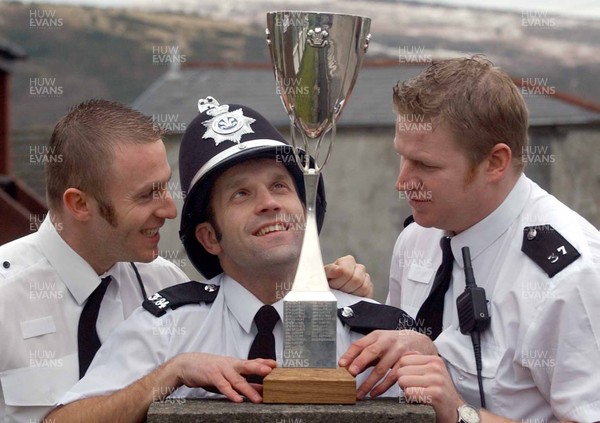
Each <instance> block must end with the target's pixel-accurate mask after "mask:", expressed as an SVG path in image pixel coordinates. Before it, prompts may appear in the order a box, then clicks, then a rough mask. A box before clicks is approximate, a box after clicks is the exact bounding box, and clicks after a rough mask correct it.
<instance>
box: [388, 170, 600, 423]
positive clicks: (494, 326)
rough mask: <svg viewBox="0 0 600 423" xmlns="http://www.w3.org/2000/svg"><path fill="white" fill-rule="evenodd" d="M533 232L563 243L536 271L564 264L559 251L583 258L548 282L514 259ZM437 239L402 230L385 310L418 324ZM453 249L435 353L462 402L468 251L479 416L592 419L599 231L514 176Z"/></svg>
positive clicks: (599, 351)
mask: <svg viewBox="0 0 600 423" xmlns="http://www.w3.org/2000/svg"><path fill="white" fill-rule="evenodd" d="M536 225H541V226H538V227H537V229H538V232H539V233H538V234H537V236H540V235H541V234H543V233H544V231H545V230H546V229H548V228H549V226H547V225H551V226H552V227H553V228H554V229H555V230H556V231H557V232H559V233H560V234H561V235H562V236H563V237H564V238H566V240H567V241H568V243H569V244H571V245H568V244H564V245H557V246H553V247H552V248H554V247H557V248H556V251H555V253H552V254H550V255H548V257H547V258H546V257H545V256H544V259H543V260H540V263H541V264H542V266H546V267H547V266H551V264H550V262H552V263H554V261H558V260H563V259H564V257H565V256H564V255H563V252H566V250H567V249H569V250H571V251H572V250H573V249H576V250H577V251H578V252H579V253H580V254H581V256H580V257H579V258H577V259H576V260H575V261H573V262H572V263H570V264H569V265H568V266H566V267H565V268H564V269H563V270H562V271H560V272H558V273H557V274H556V275H554V277H552V278H550V277H549V275H548V274H547V273H546V272H545V271H544V270H543V269H542V267H540V266H538V264H536V262H534V261H533V260H532V259H531V258H529V257H528V256H527V255H525V254H524V252H522V251H521V247H522V244H523V243H527V242H529V240H528V239H527V236H526V235H527V234H529V232H527V231H525V232H524V228H525V227H529V226H536ZM444 235H446V234H445V233H444V232H443V231H441V230H438V229H434V228H423V227H421V226H419V225H418V224H416V223H413V224H410V225H408V226H407V227H406V228H405V229H404V231H403V232H402V233H401V234H400V236H399V238H398V240H397V242H396V245H395V247H394V254H393V258H392V265H391V270H390V292H389V296H388V299H387V303H388V304H391V305H394V306H397V307H401V308H402V309H404V310H405V311H406V312H407V313H408V314H410V315H411V316H416V314H417V311H418V310H419V308H420V306H421V304H422V303H423V302H424V301H425V298H427V295H428V293H429V291H430V289H431V283H432V281H433V278H434V275H435V272H436V270H437V268H438V266H439V265H440V263H441V260H442V258H441V256H442V254H441V249H440V246H439V240H440V238H441V237H442V236H444ZM531 235H536V233H535V232H532V234H531ZM532 237H533V236H532ZM524 238H525V239H524ZM451 244H452V252H453V254H454V269H453V272H452V283H451V285H450V288H449V289H448V292H447V294H446V297H445V303H444V316H443V332H442V333H441V334H440V336H439V337H438V338H437V339H436V341H435V345H436V347H437V349H438V351H439V354H440V355H441V356H442V357H443V358H444V360H445V361H446V364H447V367H448V370H449V373H450V375H451V377H452V380H453V381H454V384H455V386H456V387H457V389H458V392H459V393H460V394H461V395H462V397H463V398H464V399H465V401H467V402H468V403H470V404H473V405H477V406H478V405H479V404H480V402H479V391H478V384H477V378H476V370H475V359H474V355H473V347H472V344H471V338H470V336H469V335H463V334H462V333H461V332H460V330H459V322H458V316H457V312H456V298H457V297H458V296H459V295H460V294H461V293H462V292H463V291H464V289H465V276H464V267H463V259H462V253H461V248H462V247H464V246H468V247H469V248H470V252H471V258H472V263H473V270H474V275H475V280H476V282H477V285H478V286H480V287H483V288H485V291H486V296H487V299H488V301H489V303H488V309H489V312H490V315H491V326H490V328H489V329H488V330H487V331H485V332H484V333H483V334H482V354H483V372H482V373H483V379H484V381H483V386H484V391H485V399H486V403H487V409H488V410H489V411H491V412H493V413H496V414H498V415H500V416H503V417H508V418H511V419H516V420H519V419H522V420H523V421H544V422H548V421H551V420H553V419H560V420H573V421H580V422H586V421H588V422H589V421H598V420H600V377H599V376H600V375H599V374H598V363H600V271H599V267H600V236H599V233H598V230H597V229H595V228H594V227H593V226H592V225H591V224H590V223H588V222H587V221H585V220H584V219H583V218H582V217H581V216H579V215H578V214H577V213H575V212H574V211H572V210H570V209H569V208H567V207H566V206H565V205H563V204H562V203H560V202H559V201H558V200H557V199H556V198H554V197H553V196H551V195H550V194H548V193H547V192H545V191H544V190H542V189H541V188H540V187H539V186H538V185H536V184H535V183H534V182H532V181H531V180H530V179H528V178H527V177H525V176H524V175H522V176H521V177H520V179H519V180H518V182H517V184H516V185H515V187H514V188H513V190H512V191H511V192H510V194H509V195H508V197H507V198H506V199H505V201H504V202H503V203H502V204H501V205H500V206H499V207H498V208H497V209H496V210H495V211H494V212H493V213H491V214H490V215H489V216H488V217H486V218H485V219H484V220H482V221H481V222H479V223H477V224H476V225H474V226H473V227H471V228H469V229H467V230H466V231H464V232H462V233H460V234H458V235H456V236H454V237H453V238H452V241H451ZM563 250H565V251H563ZM545 260H549V262H544V261H545ZM556 264H559V263H556ZM552 265H554V264H552ZM526 419H527V420H526Z"/></svg>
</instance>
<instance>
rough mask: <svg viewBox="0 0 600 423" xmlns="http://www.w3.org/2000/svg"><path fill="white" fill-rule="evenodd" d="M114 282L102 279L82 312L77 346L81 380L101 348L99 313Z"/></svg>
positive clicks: (107, 278)
mask: <svg viewBox="0 0 600 423" xmlns="http://www.w3.org/2000/svg"><path fill="white" fill-rule="evenodd" d="M111 281H112V278H111V277H110V276H107V277H105V278H102V282H100V285H98V287H97V288H96V289H95V290H94V292H92V295H90V296H89V298H88V300H87V303H85V306H84V307H83V310H82V311H81V316H80V317H79V328H78V330H77V344H78V345H77V346H78V349H79V378H80V379H81V378H82V377H83V376H84V375H85V372H86V371H87V369H88V367H90V363H91V362H92V360H93V359H94V356H95V355H96V352H97V351H98V349H99V348H100V338H98V332H97V331H96V321H97V320H98V312H99V311H100V304H101V303H102V299H103V298H104V294H105V293H106V288H108V284H110V282H111Z"/></svg>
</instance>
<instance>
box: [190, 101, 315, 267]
mask: <svg viewBox="0 0 600 423" xmlns="http://www.w3.org/2000/svg"><path fill="white" fill-rule="evenodd" d="M198 109H199V110H200V114H199V115H198V116H196V117H195V118H194V120H193V121H192V122H191V123H190V124H189V125H188V127H187V129H186V131H185V133H184V135H183V139H182V141H181V147H180V149H179V178H180V181H181V189H182V191H183V194H184V197H185V200H184V203H183V212H182V215H181V226H180V230H179V237H180V238H181V242H182V243H183V246H184V247H185V250H186V252H187V255H188V257H189V259H190V261H191V262H192V264H193V265H194V266H195V267H196V269H198V271H199V272H200V273H201V274H202V275H203V276H204V277H205V278H207V279H210V278H212V277H214V276H216V275H218V274H219V273H221V272H223V269H222V268H221V265H220V263H219V259H218V257H217V256H215V255H213V254H210V253H209V252H207V251H206V250H205V249H204V247H203V246H202V244H200V243H199V242H198V240H197V239H196V235H195V231H196V226H197V225H198V224H200V223H202V222H205V221H207V220H208V215H207V211H208V205H209V201H210V192H211V188H212V186H213V184H214V182H215V180H216V178H217V177H218V176H219V175H220V174H221V173H223V172H224V171H225V170H227V169H229V168H230V167H232V166H234V165H236V164H238V163H240V162H243V161H245V160H248V159H254V158H263V157H267V158H269V157H272V158H274V159H278V161H280V162H281V163H282V164H284V165H285V166H286V167H287V169H288V170H289V172H290V174H291V175H292V177H293V179H294V182H295V183H296V188H297V191H298V195H299V196H300V199H301V200H302V202H303V203H304V202H305V195H304V180H303V173H302V171H301V170H300V168H299V167H298V165H297V164H296V160H295V158H294V153H293V149H292V147H291V146H290V145H289V143H288V142H287V141H286V140H285V138H283V136H282V135H281V134H280V133H279V132H278V131H277V129H275V127H273V125H271V124H270V123H269V122H268V121H267V120H266V119H265V118H264V117H263V116H261V115H260V114H259V113H258V112H256V111H254V110H252V109H251V108H250V107H246V106H241V105H238V104H229V105H227V104H222V105H220V104H219V103H218V102H217V101H216V100H215V99H214V98H212V97H207V98H206V99H201V100H199V101H198ZM301 157H302V154H301ZM325 208H326V201H325V187H324V184H323V175H321V180H320V181H319V188H318V191H317V225H318V228H319V231H320V230H321V226H322V225H323V218H324V217H325Z"/></svg>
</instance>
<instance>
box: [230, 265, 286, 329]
mask: <svg viewBox="0 0 600 423" xmlns="http://www.w3.org/2000/svg"><path fill="white" fill-rule="evenodd" d="M221 289H222V290H223V295H224V299H225V305H226V306H227V308H228V309H229V311H230V312H231V314H233V316H234V317H235V318H236V320H237V321H238V323H239V324H240V326H241V327H242V328H243V329H244V330H245V331H246V332H247V333H250V330H251V329H252V323H253V322H254V316H255V315H256V313H257V312H258V310H259V309H260V308H261V307H262V306H263V305H264V304H263V303H262V302H261V301H260V300H259V299H258V298H256V297H255V296H254V294H253V293H251V292H250V291H248V290H247V289H246V288H244V287H243V286H242V285H241V284H240V283H239V282H237V281H236V280H235V279H233V278H231V277H230V276H228V275H225V274H223V279H222V280H221ZM271 305H272V306H273V307H275V310H277V313H279V318H280V319H281V321H282V322H283V317H282V316H283V299H281V300H279V301H277V302H276V303H274V304H271Z"/></svg>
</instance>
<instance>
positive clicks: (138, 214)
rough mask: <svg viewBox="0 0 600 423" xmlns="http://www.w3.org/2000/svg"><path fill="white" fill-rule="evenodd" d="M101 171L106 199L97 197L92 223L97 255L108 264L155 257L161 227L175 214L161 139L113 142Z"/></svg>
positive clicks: (142, 260)
mask: <svg viewBox="0 0 600 423" xmlns="http://www.w3.org/2000/svg"><path fill="white" fill-rule="evenodd" d="M106 173H107V175H108V176H107V181H106V189H105V196H106V198H107V199H110V202H109V203H108V202H107V204H105V207H103V206H102V205H101V204H98V203H97V202H96V203H97V207H98V211H99V213H98V214H96V215H95V219H94V220H93V222H92V226H91V231H92V240H93V243H94V244H95V245H98V254H97V257H96V260H99V261H100V262H102V263H107V264H110V265H112V263H115V262H117V261H139V262H149V261H152V260H154V259H155V258H156V257H157V255H158V241H159V240H160V235H159V229H160V227H161V226H162V225H163V224H164V223H165V219H174V218H175V217H176V215H177V210H176V208H175V204H174V203H173V199H172V198H171V196H170V194H169V192H168V190H167V185H168V181H169V179H170V177H171V168H170V167H169V164H168V162H167V156H166V152H165V147H164V144H163V142H162V141H161V140H157V141H156V142H151V143H147V144H123V143H120V144H118V145H117V147H116V150H115V153H114V158H113V163H112V164H111V165H109V166H108V169H107V172H106ZM102 209H104V211H103V210H102Z"/></svg>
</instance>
